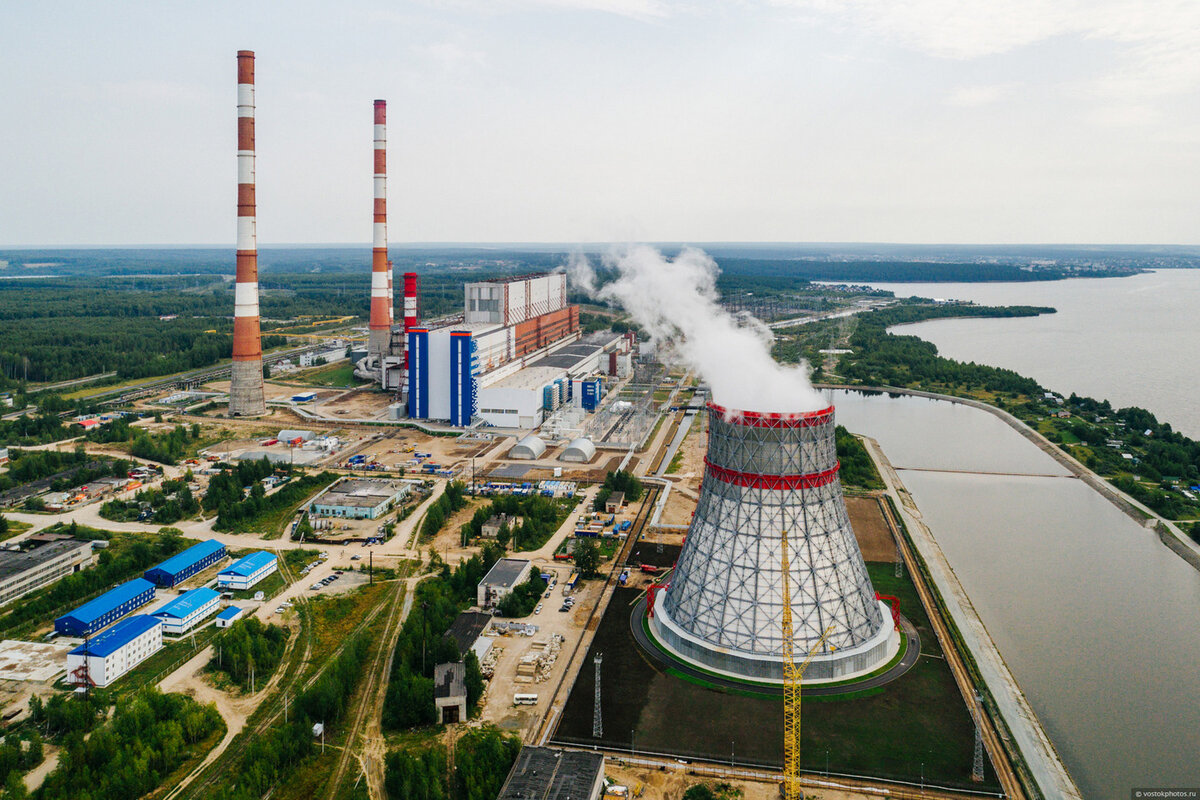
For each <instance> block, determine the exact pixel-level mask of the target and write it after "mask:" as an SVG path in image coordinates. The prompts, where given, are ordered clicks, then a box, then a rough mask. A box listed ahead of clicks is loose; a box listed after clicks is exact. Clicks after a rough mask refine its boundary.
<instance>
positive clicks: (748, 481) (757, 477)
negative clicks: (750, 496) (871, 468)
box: [704, 458, 841, 491]
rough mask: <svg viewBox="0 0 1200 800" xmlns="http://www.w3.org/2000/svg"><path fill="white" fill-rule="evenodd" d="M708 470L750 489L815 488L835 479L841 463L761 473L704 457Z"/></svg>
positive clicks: (729, 481)
mask: <svg viewBox="0 0 1200 800" xmlns="http://www.w3.org/2000/svg"><path fill="white" fill-rule="evenodd" d="M704 465H705V466H706V467H708V472H709V474H710V475H712V476H713V477H714V478H716V479H717V480H719V481H721V482H722V483H732V484H734V485H735V486H745V487H748V488H751V489H769V490H774V491H779V490H783V489H815V488H817V487H818V486H824V485H825V484H827V483H833V482H834V481H836V480H837V474H838V469H840V468H841V463H840V462H839V463H837V464H834V465H833V467H832V468H831V469H827V470H825V471H824V472H812V473H809V474H807V475H762V474H759V473H756V472H738V471H737V470H735V469H725V467H718V466H717V465H716V464H714V463H712V462H711V461H709V460H708V459H707V458H705V459H704Z"/></svg>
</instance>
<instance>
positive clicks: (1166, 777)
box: [832, 392, 1200, 800]
mask: <svg viewBox="0 0 1200 800" xmlns="http://www.w3.org/2000/svg"><path fill="white" fill-rule="evenodd" d="M832 399H833V402H834V404H835V405H836V406H837V416H838V422H839V423H840V424H843V425H845V426H846V427H848V428H849V429H850V430H852V431H855V432H859V433H864V434H867V435H868V436H872V437H874V438H875V439H877V440H878V441H879V443H880V445H881V446H882V448H883V450H884V452H885V453H886V454H887V456H888V458H889V459H890V460H891V462H892V463H893V465H894V466H895V467H897V469H898V474H899V476H900V479H901V480H902V481H903V482H904V483H905V485H906V486H907V487H908V489H909V490H910V491H911V492H912V494H913V497H914V499H915V500H916V502H917V505H918V507H919V508H920V510H921V512H922V514H923V515H924V518H925V521H926V523H927V524H928V525H929V526H930V528H931V529H932V530H933V533H934V535H935V537H936V538H937V541H938V543H939V544H940V546H941V548H942V550H943V551H944V552H945V554H946V557H947V559H948V560H949V562H950V565H951V566H952V567H953V569H954V571H955V573H956V574H957V575H958V578H959V580H960V581H961V582H962V585H963V587H964V588H965V589H966V591H967V594H968V595H969V596H970V598H971V601H972V603H973V604H974V605H975V608H976V611H977V612H978V614H979V616H980V618H981V619H982V620H983V622H984V624H985V625H986V626H987V628H988V631H989V632H990V633H991V635H992V638H993V639H994V640H995V642H996V645H997V647H998V648H999V650H1000V653H1001V655H1002V656H1003V657H1004V660H1005V661H1006V663H1007V664H1008V666H1009V669H1010V670H1011V671H1012V674H1013V675H1014V677H1015V678H1016V679H1017V681H1018V683H1019V684H1020V686H1021V688H1022V690H1023V691H1024V692H1025V694H1026V696H1027V697H1028V699H1029V702H1030V704H1031V705H1032V707H1033V708H1034V710H1035V712H1036V713H1037V714H1038V717H1039V718H1040V719H1041V721H1042V724H1043V725H1044V726H1045V728H1046V731H1047V733H1048V734H1049V736H1050V738H1051V740H1052V741H1053V742H1054V744H1055V747H1056V748H1057V749H1058V751H1059V753H1060V755H1061V756H1062V757H1063V759H1064V761H1065V762H1066V764H1067V768H1068V769H1069V770H1070V772H1071V774H1072V775H1073V776H1074V778H1075V779H1076V781H1077V782H1078V784H1079V786H1080V789H1081V790H1082V792H1083V795H1084V797H1087V798H1089V799H1090V798H1103V799H1104V800H1107V799H1108V798H1112V800H1118V798H1119V799H1120V800H1126V799H1127V798H1128V797H1129V796H1130V789H1131V788H1132V787H1148V786H1196V785H1198V784H1200V762H1198V761H1197V756H1198V754H1200V688H1197V685H1196V682H1195V669H1196V666H1197V665H1198V664H1200V624H1198V617H1200V572H1197V571H1196V570H1194V569H1193V568H1191V567H1190V566H1188V565H1187V564H1186V563H1185V562H1184V561H1183V560H1182V559H1180V558H1179V557H1178V556H1176V555H1175V554H1173V553H1172V552H1171V551H1169V550H1168V549H1167V548H1166V547H1164V546H1163V545H1162V544H1161V543H1160V542H1159V541H1158V538H1157V537H1156V536H1155V535H1154V534H1153V533H1151V532H1149V531H1147V530H1146V529H1145V528H1143V527H1141V526H1140V525H1139V524H1137V523H1136V522H1134V521H1133V520H1132V519H1130V518H1129V517H1127V516H1126V515H1125V514H1123V513H1121V512H1120V511H1118V510H1117V509H1116V508H1115V507H1114V506H1113V505H1112V504H1111V503H1109V502H1107V501H1106V500H1104V499H1103V498H1102V497H1101V496H1100V495H1098V494H1097V493H1096V492H1095V491H1093V490H1092V489H1090V488H1088V487H1087V486H1086V485H1085V484H1083V483H1082V482H1080V481H1079V480H1077V479H1075V478H1071V477H1067V475H1068V473H1067V472H1066V471H1065V470H1064V469H1063V468H1062V467H1061V466H1059V464H1058V463H1057V462H1056V461H1054V459H1052V458H1051V457H1050V456H1048V455H1047V454H1045V453H1043V452H1042V451H1041V450H1039V449H1038V448H1037V447H1036V446H1035V445H1033V444H1032V443H1030V442H1029V441H1027V440H1026V439H1025V438H1024V437H1022V436H1021V435H1020V434H1018V433H1017V432H1016V431H1014V430H1013V429H1012V428H1010V427H1009V426H1008V425H1006V424H1005V423H1003V422H1002V421H1000V420H999V419H997V418H996V417H995V416H993V415H992V414H989V413H987V412H986V411H980V410H978V409H973V408H969V407H966V406H961V405H956V404H952V403H949V402H945V401H936V400H927V399H924V398H913V397H889V396H886V395H874V396H867V395H863V394H859V393H853V392H835V393H833V397H832ZM932 470H967V471H978V472H990V473H996V472H1000V473H1019V474H1015V475H994V474H988V475H982V474H969V473H967V474H964V473H962V472H936V471H932Z"/></svg>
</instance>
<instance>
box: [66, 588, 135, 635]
mask: <svg viewBox="0 0 1200 800" xmlns="http://www.w3.org/2000/svg"><path fill="white" fill-rule="evenodd" d="M154 591H155V589H154V584H152V583H150V582H149V581H147V580H143V579H142V578H134V579H133V580H131V581H129V582H128V583H123V584H121V585H120V586H118V587H117V588H115V589H113V590H111V591H108V592H105V593H104V594H102V595H100V596H99V597H97V598H96V599H95V600H91V601H89V602H87V603H84V604H83V605H81V606H80V607H79V608H77V609H75V610H74V611H71V612H69V613H67V614H63V615H62V616H61V617H59V618H58V619H56V620H54V630H56V631H58V632H59V633H60V634H63V635H64V636H89V635H91V634H93V633H95V632H96V631H98V630H100V629H101V628H103V627H105V626H106V625H108V624H109V623H112V622H115V621H117V620H118V619H120V618H121V617H123V616H125V615H126V614H128V613H129V612H130V611H133V610H134V609H135V608H138V607H140V606H143V605H145V604H146V603H149V602H150V601H151V600H153V599H154Z"/></svg>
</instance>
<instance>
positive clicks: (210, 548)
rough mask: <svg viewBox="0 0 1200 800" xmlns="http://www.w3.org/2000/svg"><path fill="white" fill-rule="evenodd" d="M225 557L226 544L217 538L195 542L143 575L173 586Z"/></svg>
mask: <svg viewBox="0 0 1200 800" xmlns="http://www.w3.org/2000/svg"><path fill="white" fill-rule="evenodd" d="M223 558H225V545H223V544H221V543H220V542H218V541H217V540H216V539H209V540H207V541H203V542H200V543H199V544H194V545H192V546H191V547H189V548H188V549H187V550H184V551H183V552H182V553H179V554H178V555H174V556H171V557H170V558H168V559H167V560H166V561H164V562H162V563H161V564H159V565H157V566H154V567H151V568H150V569H148V570H146V572H145V574H144V575H143V577H144V578H145V579H146V580H148V581H152V582H153V583H155V584H157V585H159V586H163V587H171V586H174V585H175V584H177V583H179V582H180V581H184V580H187V579H188V578H190V577H191V576H193V575H195V574H196V573H197V572H199V571H200V570H202V569H204V568H206V567H211V566H212V565H213V564H216V563H217V562H218V561H220V560H221V559H223Z"/></svg>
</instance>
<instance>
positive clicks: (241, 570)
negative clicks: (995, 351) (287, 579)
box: [217, 550, 279, 590]
mask: <svg viewBox="0 0 1200 800" xmlns="http://www.w3.org/2000/svg"><path fill="white" fill-rule="evenodd" d="M278 569H279V557H278V556H276V555H275V554H274V553H268V552H267V551H266V550H259V551H258V552H256V553H251V554H250V555H248V556H245V557H243V558H239V559H238V560H237V561H235V562H233V563H232V564H230V565H229V566H228V567H226V568H225V569H223V570H221V571H220V572H218V573H217V586H218V587H220V588H222V589H234V590H242V589H249V588H250V587H251V586H253V585H254V584H256V583H258V582H259V581H261V580H262V579H263V578H265V577H267V576H268V575H270V574H271V573H273V572H275V571H276V570H278Z"/></svg>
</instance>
